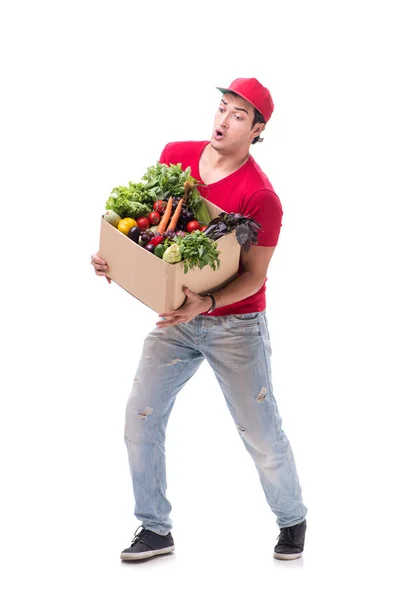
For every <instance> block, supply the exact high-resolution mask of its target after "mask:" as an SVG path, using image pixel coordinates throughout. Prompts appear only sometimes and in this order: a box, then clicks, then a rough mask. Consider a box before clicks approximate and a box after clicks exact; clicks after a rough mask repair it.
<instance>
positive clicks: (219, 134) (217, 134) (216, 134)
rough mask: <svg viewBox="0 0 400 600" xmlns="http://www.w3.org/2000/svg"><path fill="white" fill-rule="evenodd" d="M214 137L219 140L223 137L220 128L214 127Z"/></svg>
mask: <svg viewBox="0 0 400 600" xmlns="http://www.w3.org/2000/svg"><path fill="white" fill-rule="evenodd" d="M214 137H215V139H216V140H220V139H222V138H223V137H224V134H223V132H222V131H221V130H220V129H216V130H215V132H214Z"/></svg>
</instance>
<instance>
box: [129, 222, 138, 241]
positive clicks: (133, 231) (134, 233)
mask: <svg viewBox="0 0 400 600" xmlns="http://www.w3.org/2000/svg"><path fill="white" fill-rule="evenodd" d="M139 236H140V229H139V227H136V225H135V227H132V229H130V230H129V231H128V238H129V239H130V240H132V242H135V244H138V243H139Z"/></svg>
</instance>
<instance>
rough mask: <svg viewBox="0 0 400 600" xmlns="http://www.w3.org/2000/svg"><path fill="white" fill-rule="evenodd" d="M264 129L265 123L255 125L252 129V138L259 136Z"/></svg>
mask: <svg viewBox="0 0 400 600" xmlns="http://www.w3.org/2000/svg"><path fill="white" fill-rule="evenodd" d="M264 129H265V123H256V125H254V129H253V137H255V138H256V137H257V136H259V135H260V134H261V133H262V132H263V131H264Z"/></svg>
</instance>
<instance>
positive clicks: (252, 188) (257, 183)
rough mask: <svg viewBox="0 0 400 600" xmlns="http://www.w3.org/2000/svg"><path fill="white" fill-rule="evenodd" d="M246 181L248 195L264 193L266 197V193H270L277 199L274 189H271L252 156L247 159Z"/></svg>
mask: <svg viewBox="0 0 400 600" xmlns="http://www.w3.org/2000/svg"><path fill="white" fill-rule="evenodd" d="M246 179H247V182H248V184H249V185H248V187H249V192H250V193H254V192H258V191H260V192H261V191H265V192H266V195H268V193H272V194H274V195H275V196H276V197H278V196H277V194H276V192H275V190H274V188H273V187H272V183H271V182H270V180H269V179H268V177H267V176H266V174H265V173H264V171H263V170H262V169H261V167H260V165H259V164H258V163H256V161H255V160H254V158H253V157H252V156H250V158H249V165H248V169H247V173H246Z"/></svg>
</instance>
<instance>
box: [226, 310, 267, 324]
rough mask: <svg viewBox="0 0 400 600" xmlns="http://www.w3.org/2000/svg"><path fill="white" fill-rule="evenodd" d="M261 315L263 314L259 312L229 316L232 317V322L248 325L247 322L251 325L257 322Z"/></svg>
mask: <svg viewBox="0 0 400 600" xmlns="http://www.w3.org/2000/svg"><path fill="white" fill-rule="evenodd" d="M260 314H261V313H259V312H252V313H245V314H237V315H229V316H230V317H231V319H232V321H237V322H238V323H247V322H250V323H251V322H255V321H257V319H258V317H259V316H260Z"/></svg>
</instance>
